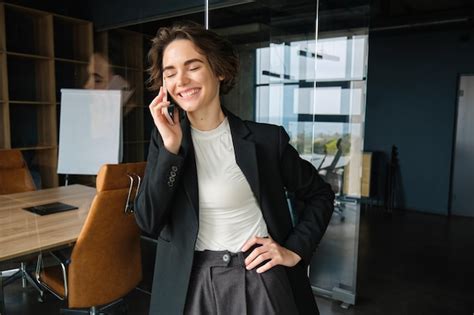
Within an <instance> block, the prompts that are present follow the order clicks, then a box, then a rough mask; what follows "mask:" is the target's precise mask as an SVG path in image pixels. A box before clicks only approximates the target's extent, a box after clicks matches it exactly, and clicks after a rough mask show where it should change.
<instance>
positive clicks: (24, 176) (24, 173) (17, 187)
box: [0, 150, 36, 195]
mask: <svg viewBox="0 0 474 315" xmlns="http://www.w3.org/2000/svg"><path fill="white" fill-rule="evenodd" d="M33 190H36V188H35V184H34V183H33V178H32V177H31V174H30V171H29V170H28V167H27V166H26V163H25V161H24V160H23V155H22V154H21V151H20V150H0V195H5V194H14V193H18V192H25V191H33Z"/></svg>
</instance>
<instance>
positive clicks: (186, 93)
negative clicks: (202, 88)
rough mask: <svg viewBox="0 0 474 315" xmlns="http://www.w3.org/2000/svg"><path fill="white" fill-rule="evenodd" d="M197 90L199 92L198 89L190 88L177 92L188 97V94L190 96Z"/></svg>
mask: <svg viewBox="0 0 474 315" xmlns="http://www.w3.org/2000/svg"><path fill="white" fill-rule="evenodd" d="M197 92H199V89H192V90H189V91H186V92H181V93H179V94H181V96H182V97H189V96H192V95H194V94H196V93H197Z"/></svg>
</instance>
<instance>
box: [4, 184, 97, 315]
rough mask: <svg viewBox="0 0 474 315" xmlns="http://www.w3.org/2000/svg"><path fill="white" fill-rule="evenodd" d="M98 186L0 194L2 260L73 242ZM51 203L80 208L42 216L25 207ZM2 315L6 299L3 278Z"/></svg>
mask: <svg viewBox="0 0 474 315" xmlns="http://www.w3.org/2000/svg"><path fill="white" fill-rule="evenodd" d="M95 194H96V190H95V188H91V187H87V186H82V185H71V186H66V187H57V188H50V189H44V190H38V191H31V192H24V193H17V194H10V195H1V196H0V262H2V261H8V260H12V259H18V258H22V257H26V256H31V255H34V254H37V253H40V252H42V251H46V250H52V249H57V248H61V247H64V246H66V245H69V244H73V243H74V242H75V241H76V240H77V237H78V236H79V233H80V231H81V229H82V226H83V225H84V222H85V220H86V217H87V214H88V213H89V208H90V205H91V203H92V199H93V198H94V196H95ZM52 202H63V203H66V204H70V205H74V206H76V207H78V208H79V209H76V210H71V211H66V212H60V213H54V214H49V215H44V216H40V215H37V214H34V213H31V212H29V211H26V210H23V208H26V207H32V206H37V205H42V204H47V203H52ZM0 291H1V292H0V294H1V295H0V315H4V314H5V311H4V303H3V301H4V299H3V290H2V281H1V277H0Z"/></svg>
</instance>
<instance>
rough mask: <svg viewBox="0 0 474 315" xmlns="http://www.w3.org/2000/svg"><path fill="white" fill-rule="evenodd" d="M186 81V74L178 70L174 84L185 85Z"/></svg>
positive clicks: (187, 79)
mask: <svg viewBox="0 0 474 315" xmlns="http://www.w3.org/2000/svg"><path fill="white" fill-rule="evenodd" d="M188 82H189V78H188V76H187V75H186V72H184V71H182V72H178V73H177V74H176V85H177V86H183V85H186V84H187V83H188Z"/></svg>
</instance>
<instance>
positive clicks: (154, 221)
mask: <svg viewBox="0 0 474 315" xmlns="http://www.w3.org/2000/svg"><path fill="white" fill-rule="evenodd" d="M183 165H184V157H183V155H182V153H178V154H177V155H176V154H173V153H171V152H169V151H168V150H167V149H166V148H165V146H164V144H163V140H162V139H161V136H160V135H159V133H158V130H157V129H156V128H154V129H153V131H152V134H151V140H150V146H149V150H148V158H147V165H146V168H145V175H144V178H143V182H142V184H141V186H140V190H139V192H138V195H137V198H136V199H135V218H136V221H137V224H138V226H139V227H140V228H141V229H142V230H143V231H145V232H146V233H148V234H151V235H158V234H159V233H160V232H161V230H162V229H163V227H164V226H165V225H166V223H167V220H168V217H169V214H170V211H171V208H172V207H171V203H172V200H173V196H174V194H175V191H176V187H177V186H178V184H179V181H180V177H181V174H182V171H183Z"/></svg>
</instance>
